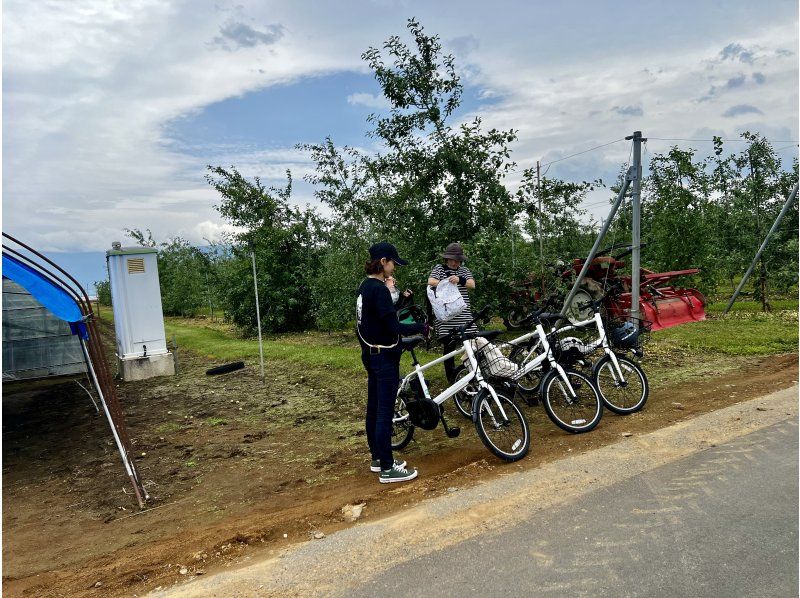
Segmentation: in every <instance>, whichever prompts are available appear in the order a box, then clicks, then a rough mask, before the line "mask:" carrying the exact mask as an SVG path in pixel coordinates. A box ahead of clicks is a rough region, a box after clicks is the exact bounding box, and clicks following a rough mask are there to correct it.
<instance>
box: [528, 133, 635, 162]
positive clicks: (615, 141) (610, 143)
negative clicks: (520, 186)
mask: <svg viewBox="0 0 800 598" xmlns="http://www.w3.org/2000/svg"><path fill="white" fill-rule="evenodd" d="M620 141H625V138H624V137H623V138H621V139H615V140H614V141H609V142H608V143H603V144H602V145H597V146H595V147H590V148H589V149H587V150H583V151H582V152H577V153H575V154H570V155H569V156H564V157H563V158H558V159H557V160H550V162H545V163H544V164H540V165H539V168H542V167H544V166H548V167H549V166H550V165H552V164H555V163H556V162H563V161H564V160H569V159H570V158H574V157H575V156H580V155H582V154H588V153H589V152H593V151H595V150H598V149H600V148H601V147H607V146H609V145H613V144H615V143H619V142H620Z"/></svg>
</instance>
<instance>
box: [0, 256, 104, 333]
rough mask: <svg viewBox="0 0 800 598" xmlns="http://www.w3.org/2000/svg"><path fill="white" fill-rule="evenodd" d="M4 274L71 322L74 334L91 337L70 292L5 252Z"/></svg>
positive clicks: (55, 313)
mask: <svg viewBox="0 0 800 598" xmlns="http://www.w3.org/2000/svg"><path fill="white" fill-rule="evenodd" d="M3 276H5V277H6V278H10V279H11V280H13V281H14V282H16V283H17V284H18V285H19V286H21V287H22V288H24V289H25V290H26V291H28V292H29V293H30V294H31V295H33V297H34V298H35V299H36V300H37V301H38V302H39V303H41V304H42V305H44V306H45V307H46V308H47V309H48V310H49V311H50V312H52V313H53V315H55V316H56V317H57V318H59V319H61V320H64V321H65V322H69V324H70V330H72V334H79V335H81V337H82V338H84V339H87V338H89V334H88V331H87V329H86V324H85V323H84V322H83V315H82V314H81V310H80V308H79V307H78V304H77V303H76V302H75V299H73V298H72V297H71V296H70V295H69V293H67V292H66V291H65V290H64V289H62V288H61V287H60V286H58V285H56V284H54V283H52V282H50V281H49V280H47V279H46V278H44V277H43V276H42V275H41V274H39V273H38V272H37V271H36V270H34V269H33V268H31V267H30V266H28V265H26V264H24V263H22V262H21V261H20V260H18V259H16V258H15V257H13V256H10V255H7V254H5V253H4V254H3Z"/></svg>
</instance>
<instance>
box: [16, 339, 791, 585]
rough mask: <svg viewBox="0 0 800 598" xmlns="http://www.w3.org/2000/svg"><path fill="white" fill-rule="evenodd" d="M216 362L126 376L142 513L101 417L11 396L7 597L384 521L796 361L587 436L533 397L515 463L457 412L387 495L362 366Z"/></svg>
mask: <svg viewBox="0 0 800 598" xmlns="http://www.w3.org/2000/svg"><path fill="white" fill-rule="evenodd" d="M212 365H217V364H215V363H211V362H210V361H209V360H208V359H206V358H204V357H201V356H198V355H193V354H190V353H187V352H182V353H181V355H180V361H179V367H180V373H179V375H178V376H176V377H174V378H162V379H156V380H150V381H146V382H139V383H128V384H121V385H120V388H119V392H120V397H121V400H122V402H123V409H124V411H125V413H126V416H127V421H128V424H129V426H130V432H131V436H132V438H133V439H134V442H135V452H136V454H137V459H138V463H139V467H140V471H141V473H142V476H143V478H144V480H146V486H147V488H148V490H149V492H150V494H151V495H152V501H151V503H150V505H149V508H148V509H147V510H144V511H139V510H138V508H137V507H136V503H135V500H134V498H133V496H132V495H131V490H130V488H129V486H128V483H127V479H126V477H125V475H124V472H123V469H122V465H121V463H120V460H119V457H118V455H117V453H116V449H115V447H114V444H113V440H112V438H111V435H110V432H109V430H108V426H107V424H106V422H105V420H104V419H103V418H102V417H100V416H98V415H97V414H96V413H95V411H94V407H92V405H91V403H90V402H89V400H88V398H87V397H86V395H85V394H84V393H83V392H82V391H81V390H80V389H79V388H77V386H76V385H74V384H73V385H62V386H56V387H52V388H46V389H42V390H40V391H35V392H27V393H24V394H17V395H14V396H6V397H4V398H3V532H4V533H3V593H4V594H5V595H7V596H32V595H45V594H46V595H48V596H99V595H102V596H117V595H120V596H122V595H125V596H132V595H141V594H142V593H145V592H147V591H148V590H151V589H154V588H156V587H158V586H162V587H166V586H168V585H172V584H173V583H175V582H177V581H178V580H182V579H185V577H184V575H200V574H204V573H209V572H212V571H214V570H217V569H219V568H223V567H231V566H236V565H237V564H240V563H242V562H244V561H246V560H249V559H250V558H252V557H253V556H257V555H264V556H267V555H269V554H274V553H275V552H276V551H277V550H279V549H281V548H282V547H285V546H286V545H287V544H289V543H293V542H300V541H304V540H308V539H309V538H311V537H312V536H313V533H314V532H316V531H323V532H324V533H326V534H327V533H330V532H332V531H335V530H337V529H341V528H342V527H345V526H348V525H352V524H351V523H347V522H345V521H344V518H343V515H342V507H343V506H345V505H347V504H357V503H366V507H365V508H364V511H363V515H362V519H374V518H379V517H382V516H384V515H386V514H388V513H392V512H396V511H398V510H400V509H403V508H404V507H406V506H408V505H409V504H413V503H415V502H418V501H420V500H424V499H425V498H427V497H430V496H435V495H438V494H442V493H446V492H447V491H448V489H449V488H450V489H452V488H453V487H461V488H463V487H466V486H471V485H474V484H476V483H478V482H480V481H482V480H486V479H490V478H492V477H495V476H498V475H504V474H511V473H513V472H515V471H517V470H519V469H520V468H533V467H537V466H539V465H540V464H542V463H545V462H550V461H554V460H556V459H558V458H559V457H560V456H562V455H564V454H565V453H568V452H582V451H586V450H590V449H593V448H596V447H599V446H603V445H606V444H610V443H613V442H615V441H617V440H618V439H619V438H620V435H621V434H623V433H631V434H639V433H644V432H649V431H652V430H655V429H658V428H661V427H664V426H668V425H670V424H671V423H674V422H676V421H680V420H684V419H688V418H692V417H695V416H696V415H699V414H701V413H705V412H708V411H712V410H715V409H718V408H721V407H724V406H727V405H731V404H733V403H738V402H741V401H745V400H748V399H751V398H755V397H757V396H761V395H763V394H766V393H769V392H772V391H774V390H777V389H781V388H786V387H788V386H790V385H792V384H794V383H796V381H797V374H798V370H797V355H795V354H791V355H781V356H771V357H768V358H758V359H753V358H749V359H743V358H740V359H727V360H726V365H727V368H726V369H727V371H726V373H724V374H718V375H711V374H709V372H708V371H707V370H702V369H701V370H699V371H698V373H696V374H694V375H692V376H691V377H690V378H689V379H688V380H685V381H682V382H679V383H675V382H674V381H673V380H671V379H670V378H669V377H666V376H658V375H654V376H652V377H651V378H652V380H653V382H654V383H653V388H652V390H651V396H650V400H649V401H648V404H647V406H646V408H645V410H644V411H642V412H640V413H638V414H634V415H631V416H628V417H620V416H615V415H614V414H613V413H610V412H608V411H606V413H605V414H604V417H603V421H602V422H601V423H600V425H599V426H598V427H597V428H596V429H595V430H594V431H593V432H591V433H590V434H583V435H577V436H574V435H570V434H567V433H564V432H562V431H560V430H559V429H558V428H556V427H555V426H554V425H553V424H552V423H551V422H550V421H549V420H548V419H547V417H546V415H545V413H544V411H543V409H541V408H540V407H533V408H525V409H526V413H527V415H528V417H529V421H530V423H531V427H532V435H533V442H532V445H531V452H530V454H529V456H528V457H527V458H526V459H524V460H523V461H522V462H519V463H515V464H504V463H502V462H500V461H499V460H497V459H496V458H494V457H493V456H492V455H491V454H490V453H489V452H488V451H487V450H486V449H485V448H484V447H483V445H482V444H481V443H480V441H479V439H478V438H477V435H476V433H475V431H474V428H473V427H472V425H471V422H469V421H468V420H461V421H458V419H459V416H457V414H456V413H455V411H454V409H451V410H450V411H451V412H452V413H451V417H450V420H451V422H452V423H458V425H461V427H462V434H461V436H460V437H459V438H457V439H452V440H451V439H448V438H446V437H445V435H444V433H443V432H442V430H440V429H439V430H435V431H433V432H424V431H419V430H418V431H417V432H416V435H415V441H414V442H412V444H411V445H410V446H409V448H408V449H406V450H405V451H404V452H403V456H404V457H405V458H406V459H408V461H409V463H410V464H411V465H413V466H414V467H417V468H418V469H419V470H420V478H419V479H418V480H416V481H414V482H412V483H409V484H402V485H398V486H399V487H395V486H390V487H387V486H382V485H380V484H379V483H378V481H377V479H376V476H375V474H371V473H369V471H368V466H369V462H368V459H369V456H368V453H367V451H366V441H365V439H364V432H363V429H362V421H361V418H362V413H363V401H364V399H363V394H364V377H363V376H357V375H354V374H349V373H346V372H345V373H343V372H342V371H341V370H333V369H330V370H327V369H313V370H309V369H304V368H303V367H302V366H300V365H297V364H287V363H285V362H273V363H268V364H267V371H268V374H267V380H266V383H265V384H262V382H261V380H260V379H259V376H258V367H257V365H255V364H252V363H249V364H248V367H246V368H245V369H244V370H241V371H238V372H233V373H231V374H227V375H223V376H216V377H208V376H205V370H206V369H207V368H208V367H211V366H212ZM644 366H645V369H647V363H646V362H645V364H644ZM712 369H713V368H712ZM184 569H185V571H184V574H183V575H182V574H181V570H184ZM97 584H100V585H97Z"/></svg>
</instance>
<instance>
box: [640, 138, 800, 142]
mask: <svg viewBox="0 0 800 598" xmlns="http://www.w3.org/2000/svg"><path fill="white" fill-rule="evenodd" d="M647 139H652V140H654V141H700V142H706V143H713V142H714V140H713V139H683V138H681V137H648V138H647ZM720 141H725V142H731V141H738V142H740V143H747V142H748V141H749V140H748V139H722V138H720ZM772 143H798V142H797V141H792V140H789V139H784V140H780V139H776V140H774V141H772Z"/></svg>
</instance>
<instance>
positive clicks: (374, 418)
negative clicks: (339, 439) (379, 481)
mask: <svg viewBox="0 0 800 598" xmlns="http://www.w3.org/2000/svg"><path fill="white" fill-rule="evenodd" d="M361 362H362V363H363V364H364V369H366V370H367V415H366V431H367V443H368V444H369V450H370V453H372V458H373V459H379V460H380V462H381V469H390V468H391V467H392V465H393V464H394V458H393V456H392V417H393V416H394V404H395V400H396V399H397V387H398V386H399V385H400V351H381V352H380V353H378V354H376V355H371V354H370V353H369V349H366V350H363V351H362V352H361Z"/></svg>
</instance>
